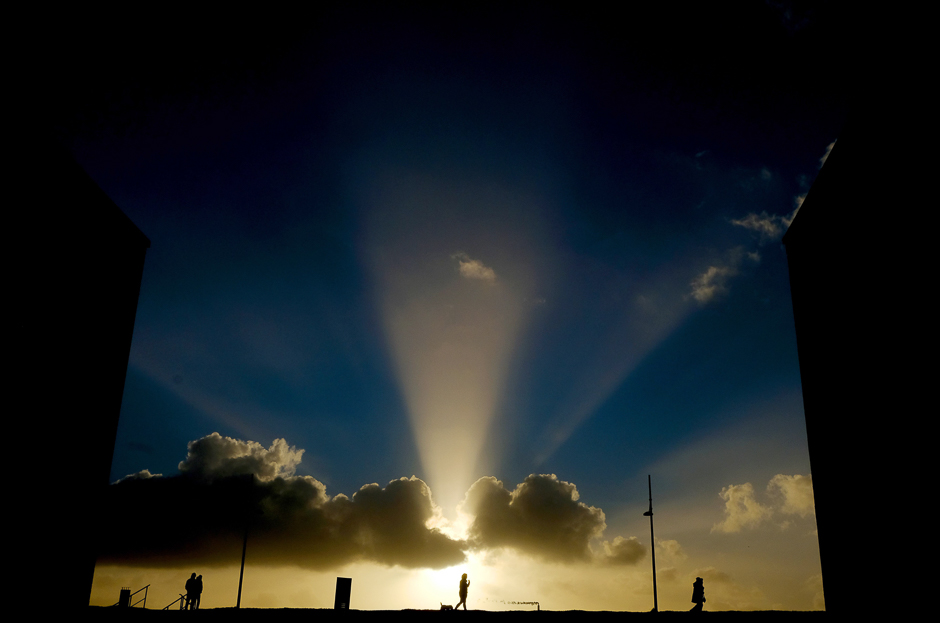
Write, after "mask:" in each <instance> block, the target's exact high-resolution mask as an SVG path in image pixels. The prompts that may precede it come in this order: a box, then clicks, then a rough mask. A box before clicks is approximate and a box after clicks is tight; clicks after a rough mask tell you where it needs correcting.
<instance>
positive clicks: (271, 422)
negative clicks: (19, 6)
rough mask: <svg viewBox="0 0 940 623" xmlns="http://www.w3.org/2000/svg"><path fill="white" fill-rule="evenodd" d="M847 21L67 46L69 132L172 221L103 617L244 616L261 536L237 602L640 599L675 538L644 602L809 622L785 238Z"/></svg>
mask: <svg viewBox="0 0 940 623" xmlns="http://www.w3.org/2000/svg"><path fill="white" fill-rule="evenodd" d="M827 9H828V5H827V4H826V3H822V4H820V5H819V6H817V5H813V4H809V5H802V4H789V3H786V2H782V3H773V2H768V3H765V4H758V3H740V4H735V3H729V4H728V5H727V7H725V8H722V9H714V8H700V9H695V11H697V12H689V10H687V9H683V10H681V11H680V10H678V9H676V10H673V9H670V8H669V7H666V8H660V9H641V10H637V11H635V12H634V13H632V14H625V15H613V14H606V13H604V11H602V10H597V11H591V10H585V11H583V12H579V13H577V14H574V13H564V12H552V11H551V10H549V9H544V8H540V7H539V6H538V5H527V4H519V5H514V6H513V7H510V8H509V9H505V10H504V11H502V12H500V13H498V14H487V13H485V12H484V11H482V10H476V11H471V10H467V11H464V12H461V11H460V10H456V9H440V10H437V11H436V12H435V11H431V12H421V13H416V12H415V13H409V12H407V11H405V10H401V9H394V8H387V7H386V8H384V9H375V8H372V7H367V6H366V5H352V8H349V7H347V8H342V9H328V10H323V12H322V13H319V14H315V15H312V16H310V17H305V18H303V19H300V18H299V17H297V16H288V15H271V16H235V17H225V18H218V16H214V17H213V18H207V19H205V20H201V19H194V20H192V21H191V22H189V23H187V24H183V25H181V24H178V23H176V22H175V21H173V20H172V19H170V18H163V19H166V23H164V22H162V21H160V20H159V19H158V20H156V21H155V23H154V24H151V25H149V26H150V27H149V28H147V29H145V31H144V32H142V31H139V30H133V29H130V28H127V29H116V30H104V29H103V27H98V28H99V30H94V29H91V30H89V31H88V33H89V34H88V36H85V34H84V33H83V34H82V35H81V36H78V35H75V34H74V32H71V34H68V33H65V30H67V29H64V30H63V31H62V32H60V33H59V35H60V38H59V39H58V40H57V45H59V46H61V47H62V48H63V49H64V48H65V47H66V46H70V47H69V54H67V55H64V56H63V57H62V58H61V59H60V60H59V62H58V64H57V65H56V68H55V71H54V73H53V74H52V76H51V78H50V80H49V83H50V84H51V85H52V86H48V87H47V88H48V89H50V91H48V93H51V95H49V96H48V103H47V105H48V115H49V118H50V119H51V120H52V122H53V123H52V125H53V126H54V129H55V130H56V132H57V133H58V135H59V136H60V137H62V138H63V140H64V141H65V142H66V144H67V145H68V146H69V147H70V148H71V149H72V151H73V153H74V154H75V156H76V158H77V160H78V161H79V163H80V164H82V166H83V167H84V168H85V169H86V170H87V171H88V173H89V174H90V175H91V176H92V177H93V178H94V179H95V180H96V181H97V183H98V184H99V185H100V186H101V187H102V188H103V189H104V190H105V191H106V192H107V194H108V195H109V196H110V197H111V198H112V199H113V200H114V201H115V202H116V203H117V205H118V206H119V207H120V208H121V209H122V210H123V211H124V212H125V213H126V214H127V215H128V216H129V217H130V218H131V220H132V221H133V222H134V223H135V224H136V225H137V226H138V227H139V228H140V229H141V230H142V231H143V232H144V234H145V235H147V236H148V238H149V239H150V241H151V248H150V249H149V250H148V252H147V257H146V263H145V267H144V274H143V281H142V284H141V291H140V299H139V306H138V310H137V319H136V324H135V328H134V337H133V343H132V346H131V352H130V358H129V364H128V372H127V380H126V385H125V389H124V397H123V403H122V408H121V419H120V424H119V429H118V435H117V442H116V445H115V448H114V459H113V464H112V469H111V482H112V483H113V484H112V485H111V486H110V492H109V501H108V505H107V507H106V508H103V509H100V517H101V525H102V527H103V529H104V530H105V532H106V533H107V534H109V535H110V536H109V538H108V539H107V540H106V542H105V543H103V545H102V551H101V553H100V555H99V559H98V564H97V566H96V570H95V579H94V585H93V588H92V596H91V603H92V604H97V605H109V604H111V603H114V602H116V601H117V597H118V593H119V589H120V587H122V586H131V587H132V589H134V590H136V589H138V588H141V587H143V586H145V585H148V584H149V585H150V589H149V591H150V592H149V596H148V606H149V607H163V606H164V605H166V604H168V603H170V602H171V601H173V600H174V599H176V598H177V597H178V595H179V593H180V592H182V591H183V584H184V582H185V580H186V579H187V578H188V577H189V575H190V573H192V572H197V573H200V574H202V575H203V576H204V578H205V584H206V589H205V593H204V596H203V603H202V605H203V607H226V606H232V605H234V603H235V599H236V592H237V586H238V563H239V560H240V556H241V544H242V537H243V534H244V529H245V526H246V525H250V527H251V528H250V532H249V534H250V536H249V540H248V548H247V556H246V568H245V582H244V589H243V594H242V605H243V606H245V607H331V605H332V599H333V590H334V584H335V578H336V577H338V576H341V577H351V578H353V585H352V598H351V605H352V607H353V608H360V609H399V608H437V607H439V605H440V604H441V603H443V604H447V603H456V602H457V601H458V597H457V585H458V582H459V580H460V576H461V574H463V573H467V574H468V577H469V579H470V582H471V585H470V590H469V597H468V606H469V607H470V608H472V609H486V610H505V609H534V608H535V607H536V606H535V604H536V603H538V607H541V608H542V609H546V610H567V609H578V610H631V611H645V610H649V609H651V608H652V606H653V597H652V586H651V584H652V581H651V580H652V578H651V553H652V548H655V559H656V567H657V581H658V597H659V607H660V609H661V610H683V609H687V608H689V607H691V604H690V601H689V599H690V595H691V584H692V582H693V581H694V580H695V578H696V577H702V578H703V579H704V584H705V594H706V598H707V600H708V601H707V603H706V609H708V610H729V609H733V610H748V609H772V608H773V609H799V610H809V609H821V608H824V600H823V592H822V578H821V571H820V564H819V550H818V543H817V535H816V527H815V516H814V505H813V504H814V503H813V489H812V474H811V470H810V463H809V455H808V451H807V443H806V428H805V421H804V416H803V408H802V395H801V385H800V372H799V365H798V360H797V352H796V337H795V333H794V327H793V313H792V306H791V301H790V293H789V283H788V273H787V266H786V255H785V251H784V249H783V247H782V245H781V243H780V239H781V237H782V235H783V233H784V232H785V231H786V227H787V226H788V225H789V223H790V221H791V220H792V218H793V217H794V215H795V214H796V212H797V210H798V209H799V206H800V202H801V201H802V198H803V197H804V196H805V194H806V192H807V190H808V189H809V187H810V185H811V184H812V181H813V179H814V177H815V175H816V173H817V172H818V171H819V168H820V167H821V166H822V163H823V162H824V159H825V156H826V154H827V153H828V150H829V149H830V148H831V146H832V144H833V142H834V141H835V140H836V139H837V137H838V133H839V130H840V129H841V125H842V123H843V122H844V120H845V117H846V114H847V110H848V97H847V95H846V93H847V86H846V84H845V81H844V80H843V79H842V78H840V76H837V75H833V74H832V72H830V71H827V70H826V69H825V63H820V59H824V58H830V59H831V58H832V56H829V57H827V54H829V55H835V54H837V52H838V50H837V49H835V46H834V45H833V41H835V40H836V38H837V37H838V36H839V32H840V31H839V29H838V27H839V25H838V23H837V21H836V20H834V18H833V16H832V15H831V14H830V13H829V12H827ZM161 26H162V27H161ZM63 33H65V34H63ZM95 35H96V36H95ZM648 483H651V485H652V495H653V506H654V513H655V515H654V517H655V519H654V521H655V534H656V538H655V541H654V542H651V540H650V524H649V519H648V518H647V517H644V516H643V513H644V512H645V511H646V510H647V509H648V507H649V496H650V493H649V488H648Z"/></svg>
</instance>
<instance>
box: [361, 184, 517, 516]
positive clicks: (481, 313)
mask: <svg viewBox="0 0 940 623" xmlns="http://www.w3.org/2000/svg"><path fill="white" fill-rule="evenodd" d="M378 182H380V183H378V186H377V187H376V188H375V189H374V192H373V194H372V195H371V196H369V197H367V198H366V200H365V201H366V202H367V203H368V205H367V208H366V210H365V212H366V215H365V217H364V219H365V222H366V249H367V251H366V257H367V261H368V263H369V265H370V267H371V269H372V271H373V274H374V278H375V283H376V292H377V295H378V303H379V308H380V311H381V316H382V320H383V323H384V329H385V333H386V339H387V343H388V346H389V351H390V355H391V360H392V363H393V364H394V367H395V371H396V374H397V376H398V381H399V384H400V387H401V392H402V396H403V399H404V402H405V406H406V408H407V411H408V415H409V418H410V423H411V428H412V431H413V434H414V438H415V441H416V446H417V449H418V452H419V455H420V460H421V464H422V466H423V469H424V477H425V478H426V479H427V481H428V483H429V484H430V485H431V488H432V489H433V491H434V494H435V499H436V501H437V502H438V503H439V504H440V505H441V507H442V509H443V510H444V512H445V514H447V516H448V517H451V518H453V517H454V513H455V512H456V505H457V503H458V502H459V501H460V499H461V497H462V496H463V494H464V492H465V491H466V490H467V488H468V487H469V485H470V484H471V483H472V482H473V481H474V480H476V478H477V477H478V476H479V475H480V473H483V472H486V471H488V469H491V466H492V461H493V460H495V457H492V456H490V455H489V453H488V452H487V451H486V447H485V445H486V439H487V434H488V432H489V430H490V425H491V423H492V422H493V418H494V416H495V415H496V413H497V410H498V408H499V404H500V400H501V398H502V392H503V391H504V389H505V385H506V379H507V376H508V369H509V362H510V357H511V355H512V354H513V351H514V349H515V346H516V344H517V341H518V336H519V334H520V332H521V330H522V328H523V325H524V310H525V305H524V304H525V300H526V296H527V294H528V289H529V288H531V274H530V271H531V266H532V265H533V262H531V258H530V257H529V256H528V254H527V249H526V244H525V235H526V232H522V233H520V230H519V228H518V227H514V226H513V224H512V222H513V219H514V218H515V217H518V216H519V215H520V214H521V213H527V212H528V213H535V212H536V211H535V210H533V209H532V206H531V205H530V204H531V203H532V200H531V199H529V198H526V197H524V196H520V195H519V194H517V193H513V192H511V191H509V190H505V189H499V188H493V187H482V186H480V187H474V186H473V185H470V188H466V187H463V188H461V187H460V185H458V184H456V183H455V182H453V181H451V180H439V179H425V178H420V177H416V176H411V177H408V176H401V175H395V176H390V177H388V178H380V179H379V180H378Z"/></svg>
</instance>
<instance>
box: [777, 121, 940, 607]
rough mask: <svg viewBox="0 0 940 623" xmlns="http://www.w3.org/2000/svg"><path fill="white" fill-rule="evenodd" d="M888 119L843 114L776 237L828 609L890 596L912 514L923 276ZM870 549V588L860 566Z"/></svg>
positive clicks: (898, 133) (901, 137) (904, 162)
mask: <svg viewBox="0 0 940 623" xmlns="http://www.w3.org/2000/svg"><path fill="white" fill-rule="evenodd" d="M895 119H896V117H892V116H890V115H888V114H887V113H886V112H885V111H874V110H873V111H871V114H868V115H862V114H859V115H857V116H856V117H855V118H853V120H852V122H850V123H849V124H848V125H847V126H846V128H845V129H844V130H843V132H842V133H841V134H840V135H839V137H838V141H837V142H836V144H835V146H834V147H833V148H832V151H831V153H830V154H829V157H828V159H827V160H826V162H825V164H824V166H823V167H822V169H821V170H820V171H819V174H818V176H817V178H816V180H815V182H814V183H813V186H812V188H811V189H810V191H809V193H808V194H807V196H806V198H805V200H804V201H803V205H802V207H801V209H800V211H799V212H798V214H797V216H796V218H795V219H794V220H793V222H792V224H791V225H790V228H789V230H788V231H787V233H786V235H785V236H784V239H783V242H784V244H785V245H786V252H787V260H788V264H789V270H790V287H791V293H792V298H793V313H794V320H795V324H796V337H797V346H798V349H799V360H800V374H801V378H802V385H803V404H804V410H805V413H806V429H807V438H808V442H809V453H810V461H811V465H812V473H813V488H814V490H815V499H816V523H817V527H818V531H819V532H818V534H819V549H820V557H821V561H822V573H823V583H824V590H825V597H826V609H827V610H829V611H832V612H838V613H846V612H852V611H855V610H858V611H861V610H866V611H867V610H869V609H871V608H873V607H883V608H892V607H897V604H896V603H895V602H893V600H894V599H895V598H896V597H898V596H899V595H897V594H894V593H895V591H892V590H889V589H887V588H885V586H887V585H890V583H892V582H900V581H901V579H900V576H899V577H897V578H894V576H895V575H897V574H893V573H891V572H890V571H889V569H891V568H894V569H896V570H897V569H900V567H895V565H897V564H900V562H899V561H897V560H895V562H892V563H887V560H889V559H894V558H895V557H896V556H898V555H903V554H902V553H901V552H896V551H892V550H894V546H893V545H891V544H890V543H891V542H892V541H893V540H894V539H895V537H896V535H895V534H893V531H894V530H895V529H896V528H897V525H896V524H895V523H894V522H895V521H897V520H900V519H903V517H904V514H905V511H909V512H911V513H913V512H916V509H915V508H910V507H907V506H905V500H904V499H903V497H902V492H903V490H904V489H905V488H907V487H909V485H907V484H906V483H905V481H906V480H907V479H909V478H917V477H918V476H919V475H918V474H916V473H915V470H914V469H907V467H913V466H909V465H908V464H907V463H906V461H904V460H903V457H904V455H905V454H907V453H908V452H910V451H911V450H912V449H913V444H914V440H913V437H916V436H917V435H918V434H923V431H922V432H920V433H918V432H917V429H916V428H915V429H914V430H909V428H908V427H910V425H911V423H912V422H916V421H917V414H918V413H919V412H920V409H923V408H924V407H918V406H916V405H915V397H917V396H923V393H924V390H923V388H922V387H920V386H919V383H918V382H917V377H918V376H919V374H918V373H917V372H915V370H916V369H917V368H920V367H921V366H922V364H919V363H917V362H916V359H915V358H913V357H912V356H911V353H910V352H909V351H907V349H908V348H909V347H910V346H914V344H912V343H910V342H908V341H907V339H905V337H904V336H910V335H911V333H912V332H915V333H916V332H919V331H920V327H919V326H918V319H917V313H918V312H917V311H916V309H917V307H918V306H917V305H916V304H915V302H916V300H917V299H916V297H917V296H918V294H917V292H919V291H920V289H921V288H922V287H923V286H924V285H925V284H917V288H918V289H917V290H912V289H910V287H909V286H910V285H911V283H912V278H911V273H910V272H909V271H917V270H920V269H919V268H918V267H917V264H918V262H917V261H916V257H917V253H916V250H915V252H914V253H912V252H910V250H909V249H908V248H907V243H908V236H910V233H911V232H912V229H911V228H916V227H917V224H916V222H911V221H909V220H907V217H909V216H913V215H915V214H917V206H916V204H915V203H914V195H915V193H914V190H913V189H914V188H917V187H918V185H919V184H922V182H920V181H917V180H912V179H909V178H910V177H911V174H912V173H913V167H912V166H911V165H910V160H911V156H912V154H911V153H910V152H909V151H908V150H907V149H906V147H908V143H907V141H908V140H909V138H910V136H908V135H906V132H905V131H902V129H901V128H900V127H899V126H897V125H896V121H895ZM878 124H880V125H878ZM898 225H904V226H905V227H904V229H905V232H904V238H899V237H898V233H899V232H898ZM909 226H910V227H909ZM921 339H923V338H921ZM927 408H928V409H929V408H930V407H927ZM912 435H913V437H912ZM898 468H901V469H898ZM877 526H891V527H888V528H887V529H877ZM900 538H903V537H900ZM874 549H877V550H879V552H880V553H879V554H878V555H877V556H875V557H873V551H874ZM876 558H877V559H879V560H881V561H882V563H879V564H878V565H877V566H878V568H879V570H880V571H879V572H878V574H879V575H883V576H884V577H883V579H879V582H878V583H879V589H880V598H878V599H874V598H873V596H872V595H871V594H868V593H869V589H868V588H865V586H863V584H864V585H867V582H865V581H864V578H863V577H862V576H865V575H866V574H867V573H868V569H869V568H872V565H873V564H874V563H875V559H876Z"/></svg>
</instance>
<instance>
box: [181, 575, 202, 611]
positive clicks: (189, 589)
mask: <svg viewBox="0 0 940 623" xmlns="http://www.w3.org/2000/svg"><path fill="white" fill-rule="evenodd" d="M201 597H202V576H201V575H200V576H199V577H196V574H195V573H194V574H192V575H191V576H189V579H188V580H186V607H185V608H184V610H199V600H200V599H201Z"/></svg>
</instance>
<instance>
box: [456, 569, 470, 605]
mask: <svg viewBox="0 0 940 623" xmlns="http://www.w3.org/2000/svg"><path fill="white" fill-rule="evenodd" d="M468 588H470V580H468V579H467V574H466V573H464V574H463V575H462V576H461V577H460V601H459V602H457V605H456V606H454V610H456V609H457V608H459V607H460V604H463V609H464V610H466V609H467V589H468Z"/></svg>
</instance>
